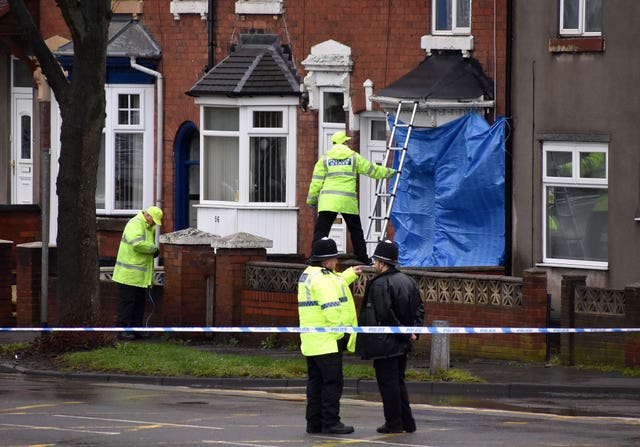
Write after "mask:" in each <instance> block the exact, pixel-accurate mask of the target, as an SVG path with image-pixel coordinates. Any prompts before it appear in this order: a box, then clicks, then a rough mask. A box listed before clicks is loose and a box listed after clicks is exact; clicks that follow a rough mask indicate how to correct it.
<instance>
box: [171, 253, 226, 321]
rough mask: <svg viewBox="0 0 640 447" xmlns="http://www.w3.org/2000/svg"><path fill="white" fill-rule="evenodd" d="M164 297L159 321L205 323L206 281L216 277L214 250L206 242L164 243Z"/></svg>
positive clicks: (212, 280)
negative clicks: (202, 243) (189, 243)
mask: <svg viewBox="0 0 640 447" xmlns="http://www.w3.org/2000/svg"><path fill="white" fill-rule="evenodd" d="M163 250H164V266H165V284H164V286H165V287H164V289H165V292H164V293H165V295H164V296H165V299H164V312H163V321H162V324H163V325H166V326H182V325H186V326H204V325H205V324H206V323H207V306H206V304H207V281H211V282H212V283H213V282H214V281H215V279H214V278H215V272H216V257H215V250H214V249H213V248H212V247H211V246H208V245H172V244H164V245H163Z"/></svg>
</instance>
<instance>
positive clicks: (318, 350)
mask: <svg viewBox="0 0 640 447" xmlns="http://www.w3.org/2000/svg"><path fill="white" fill-rule="evenodd" d="M309 264H310V265H309V267H307V268H306V269H305V271H304V272H303V273H302V275H301V276H300V279H299V280H298V315H299V318H300V327H303V328H314V327H340V326H357V325H358V321H357V316H356V307H355V303H354V301H353V296H352V295H351V290H350V289H349V284H351V283H352V282H353V281H354V280H355V279H356V278H357V277H358V275H359V274H361V273H362V266H355V267H350V268H348V269H346V270H345V271H344V272H341V273H339V272H337V271H336V267H337V265H338V249H337V246H336V243H335V241H333V240H332V239H329V238H322V239H320V240H318V241H316V242H315V243H314V244H313V251H312V253H311V257H310V258H309ZM300 341H301V350H302V354H303V355H304V356H305V358H306V361H307V375H308V378H307V410H306V420H307V433H329V434H348V433H352V432H353V427H351V426H349V425H344V424H343V423H342V422H341V420H340V398H341V397H342V389H343V385H344V379H343V375H342V352H343V351H344V350H345V349H346V350H348V351H350V352H354V350H355V341H356V334H355V333H352V334H345V333H342V332H308V333H301V334H300Z"/></svg>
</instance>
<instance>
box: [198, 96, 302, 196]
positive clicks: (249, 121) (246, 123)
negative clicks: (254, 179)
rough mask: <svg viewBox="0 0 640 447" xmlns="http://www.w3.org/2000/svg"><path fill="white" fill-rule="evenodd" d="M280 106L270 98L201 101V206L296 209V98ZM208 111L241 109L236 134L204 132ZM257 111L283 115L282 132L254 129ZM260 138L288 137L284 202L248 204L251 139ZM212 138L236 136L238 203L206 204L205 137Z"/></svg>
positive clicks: (278, 130)
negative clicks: (206, 111)
mask: <svg viewBox="0 0 640 447" xmlns="http://www.w3.org/2000/svg"><path fill="white" fill-rule="evenodd" d="M277 99H278V100H279V102H278V103H275V102H274V100H273V99H268V98H240V99H238V100H233V99H224V98H200V99H198V100H196V104H199V105H200V106H201V107H200V122H201V123H202V124H201V126H200V127H201V131H200V160H201V162H200V204H202V205H215V206H220V207H231V208H242V207H251V208H256V207H258V208H265V209H266V208H289V207H292V206H295V193H296V191H295V178H296V175H295V171H296V165H295V163H296V108H297V106H298V101H297V98H294V99H291V100H288V99H285V98H277ZM205 107H221V108H222V107H227V108H234V109H238V111H239V123H238V124H239V128H238V130H237V131H216V130H209V129H206V128H205V124H204V123H205V121H204V110H205ZM254 111H270V112H282V127H281V128H255V127H253V112H254ZM260 135H268V136H272V137H285V138H286V139H287V144H286V169H285V175H286V186H285V188H286V195H285V200H284V201H283V202H250V201H249V196H250V192H249V180H250V179H249V162H250V154H249V151H250V138H251V137H256V136H260ZM211 136H227V137H228V136H233V137H237V138H238V147H239V148H240V153H239V155H238V169H239V172H238V185H239V189H238V193H237V198H238V200H237V201H222V200H205V199H204V197H205V191H204V187H205V185H206V182H205V176H206V175H207V173H206V172H205V168H206V164H207V163H206V157H207V156H206V154H205V151H206V145H205V139H206V137H211Z"/></svg>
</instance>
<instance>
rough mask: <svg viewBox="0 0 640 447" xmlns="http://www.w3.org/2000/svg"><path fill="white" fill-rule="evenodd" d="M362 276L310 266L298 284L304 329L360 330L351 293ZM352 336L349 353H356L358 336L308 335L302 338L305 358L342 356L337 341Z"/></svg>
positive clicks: (340, 333)
mask: <svg viewBox="0 0 640 447" xmlns="http://www.w3.org/2000/svg"><path fill="white" fill-rule="evenodd" d="M357 276H358V275H357V274H356V273H355V271H354V270H353V268H351V267H350V268H348V269H347V270H345V271H344V272H342V273H337V272H333V271H331V270H329V269H326V268H323V267H317V266H309V267H307V268H306V269H305V271H304V272H303V273H302V275H300V279H299V280H298V315H299V317H300V327H338V326H357V325H358V317H357V315H356V306H355V303H354V302H353V296H352V295H351V290H350V289H349V284H351V283H352V282H353V281H354V280H355V279H356V277H357ZM345 335H348V336H350V338H349V342H348V345H347V350H348V351H350V352H354V351H355V346H356V334H355V333H353V334H344V333H342V332H308V333H301V334H300V341H301V346H300V348H301V350H302V354H303V355H305V356H313V355H322V354H331V353H333V352H338V343H337V341H338V340H340V339H341V338H343V337H344V336H345Z"/></svg>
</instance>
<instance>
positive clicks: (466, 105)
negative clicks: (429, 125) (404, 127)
mask: <svg viewBox="0 0 640 447" xmlns="http://www.w3.org/2000/svg"><path fill="white" fill-rule="evenodd" d="M371 101H375V102H377V103H379V104H380V105H381V106H382V107H388V106H393V107H397V105H398V102H400V101H418V109H419V110H429V109H482V108H486V107H489V108H491V107H495V105H496V102H495V101H494V100H492V99H491V100H480V99H473V100H469V101H455V100H452V101H448V100H442V101H439V100H424V99H421V98H420V99H418V98H415V99H414V98H396V97H391V96H372V97H371Z"/></svg>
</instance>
